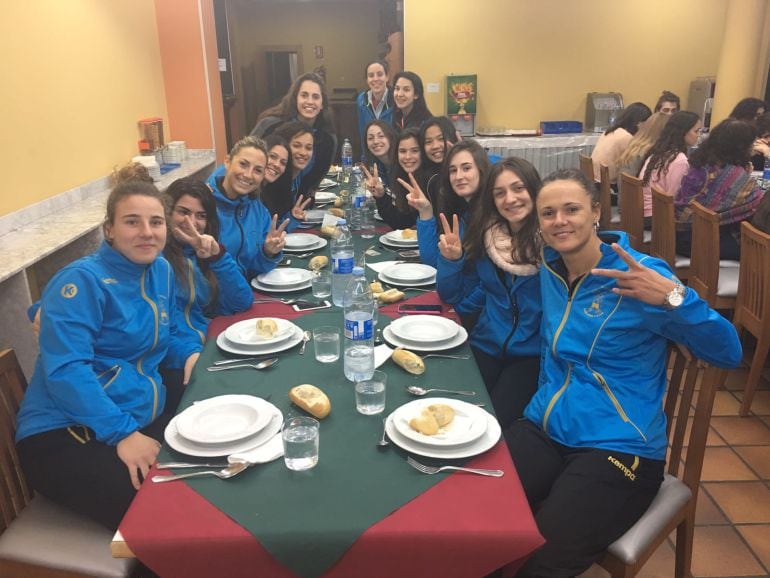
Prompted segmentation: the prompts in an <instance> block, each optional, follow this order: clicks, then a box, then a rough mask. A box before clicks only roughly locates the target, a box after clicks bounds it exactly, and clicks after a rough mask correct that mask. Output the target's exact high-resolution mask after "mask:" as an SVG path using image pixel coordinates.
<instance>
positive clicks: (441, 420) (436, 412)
mask: <svg viewBox="0 0 770 578" xmlns="http://www.w3.org/2000/svg"><path fill="white" fill-rule="evenodd" d="M428 411H429V412H430V413H432V414H433V417H435V418H436V421H437V422H438V426H439V427H444V426H446V425H449V424H450V423H452V420H453V419H454V418H455V410H453V409H452V408H451V407H449V406H448V405H446V404H443V403H434V404H432V405H429V406H428Z"/></svg>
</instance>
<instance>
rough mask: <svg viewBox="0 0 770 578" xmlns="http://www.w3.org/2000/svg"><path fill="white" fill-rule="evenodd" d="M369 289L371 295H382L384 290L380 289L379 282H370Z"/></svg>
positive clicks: (380, 284)
mask: <svg viewBox="0 0 770 578" xmlns="http://www.w3.org/2000/svg"><path fill="white" fill-rule="evenodd" d="M369 287H370V288H371V290H372V293H382V292H383V291H385V289H383V288H382V283H380V282H379V281H372V282H371V283H369Z"/></svg>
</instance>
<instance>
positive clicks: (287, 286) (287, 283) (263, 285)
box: [251, 267, 313, 293]
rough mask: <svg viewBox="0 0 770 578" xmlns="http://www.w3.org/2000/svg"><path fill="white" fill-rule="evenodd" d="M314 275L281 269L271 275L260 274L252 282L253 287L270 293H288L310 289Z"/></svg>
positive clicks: (301, 270)
mask: <svg viewBox="0 0 770 578" xmlns="http://www.w3.org/2000/svg"><path fill="white" fill-rule="evenodd" d="M312 277H313V274H312V273H311V272H310V271H308V270H307V269H299V268H297V267H280V268H277V269H273V270H272V271H270V272H269V273H260V274H259V275H257V276H256V277H255V278H254V279H252V280H251V286H252V287H254V288H255V289H259V290H260V291H267V292H270V293H288V292H290V291H299V290H301V289H308V288H309V287H310V280H311V279H312Z"/></svg>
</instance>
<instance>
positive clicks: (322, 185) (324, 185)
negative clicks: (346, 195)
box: [315, 179, 337, 201]
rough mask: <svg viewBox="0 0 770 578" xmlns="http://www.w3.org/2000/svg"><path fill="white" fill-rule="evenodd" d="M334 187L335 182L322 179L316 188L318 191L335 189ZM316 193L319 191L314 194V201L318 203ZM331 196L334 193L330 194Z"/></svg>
mask: <svg viewBox="0 0 770 578" xmlns="http://www.w3.org/2000/svg"><path fill="white" fill-rule="evenodd" d="M336 186H337V181H333V180H331V179H323V180H322V181H321V182H320V183H318V188H319V189H331V188H332V187H336ZM318 192H319V191H316V193H315V200H316V201H318ZM332 194H334V193H332ZM334 196H336V195H334Z"/></svg>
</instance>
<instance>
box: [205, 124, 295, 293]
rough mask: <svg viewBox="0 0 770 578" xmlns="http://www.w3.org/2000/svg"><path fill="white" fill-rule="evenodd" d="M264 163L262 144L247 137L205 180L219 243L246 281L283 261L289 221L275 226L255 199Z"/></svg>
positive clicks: (275, 216)
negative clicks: (214, 207) (211, 196)
mask: <svg viewBox="0 0 770 578" xmlns="http://www.w3.org/2000/svg"><path fill="white" fill-rule="evenodd" d="M266 164H267V151H266V150H265V144H264V142H263V141H261V140H260V139H258V138H255V137H251V136H247V137H244V138H242V139H241V140H239V141H238V142H237V143H235V144H234V145H233V148H232V150H231V151H230V154H229V155H227V157H226V158H225V164H224V165H222V166H220V167H219V168H217V169H216V170H215V171H214V172H213V173H212V174H211V176H210V177H209V178H208V181H206V182H207V183H208V185H209V186H210V187H211V190H212V191H213V192H214V198H215V199H216V202H217V214H218V216H219V224H220V236H219V241H221V243H222V244H223V245H224V246H225V248H226V249H227V251H228V252H229V253H230V255H232V256H233V258H234V259H235V262H236V264H237V265H238V269H239V270H240V272H241V274H242V275H243V276H244V277H245V278H246V280H247V281H248V280H251V278H252V277H255V276H256V275H258V274H259V273H268V272H269V271H272V270H273V269H274V268H275V266H276V265H277V264H278V263H279V262H280V261H281V259H282V258H283V253H282V251H283V246H284V243H285V241H284V239H285V237H286V234H285V233H284V229H285V228H286V225H287V224H288V221H283V222H282V223H281V224H280V225H278V223H277V221H278V217H277V215H273V217H272V219H271V217H270V213H268V211H267V209H266V208H265V206H264V205H263V204H262V202H261V201H260V200H259V198H258V192H259V187H260V185H261V184H262V180H263V178H264V173H265V165H266Z"/></svg>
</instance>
